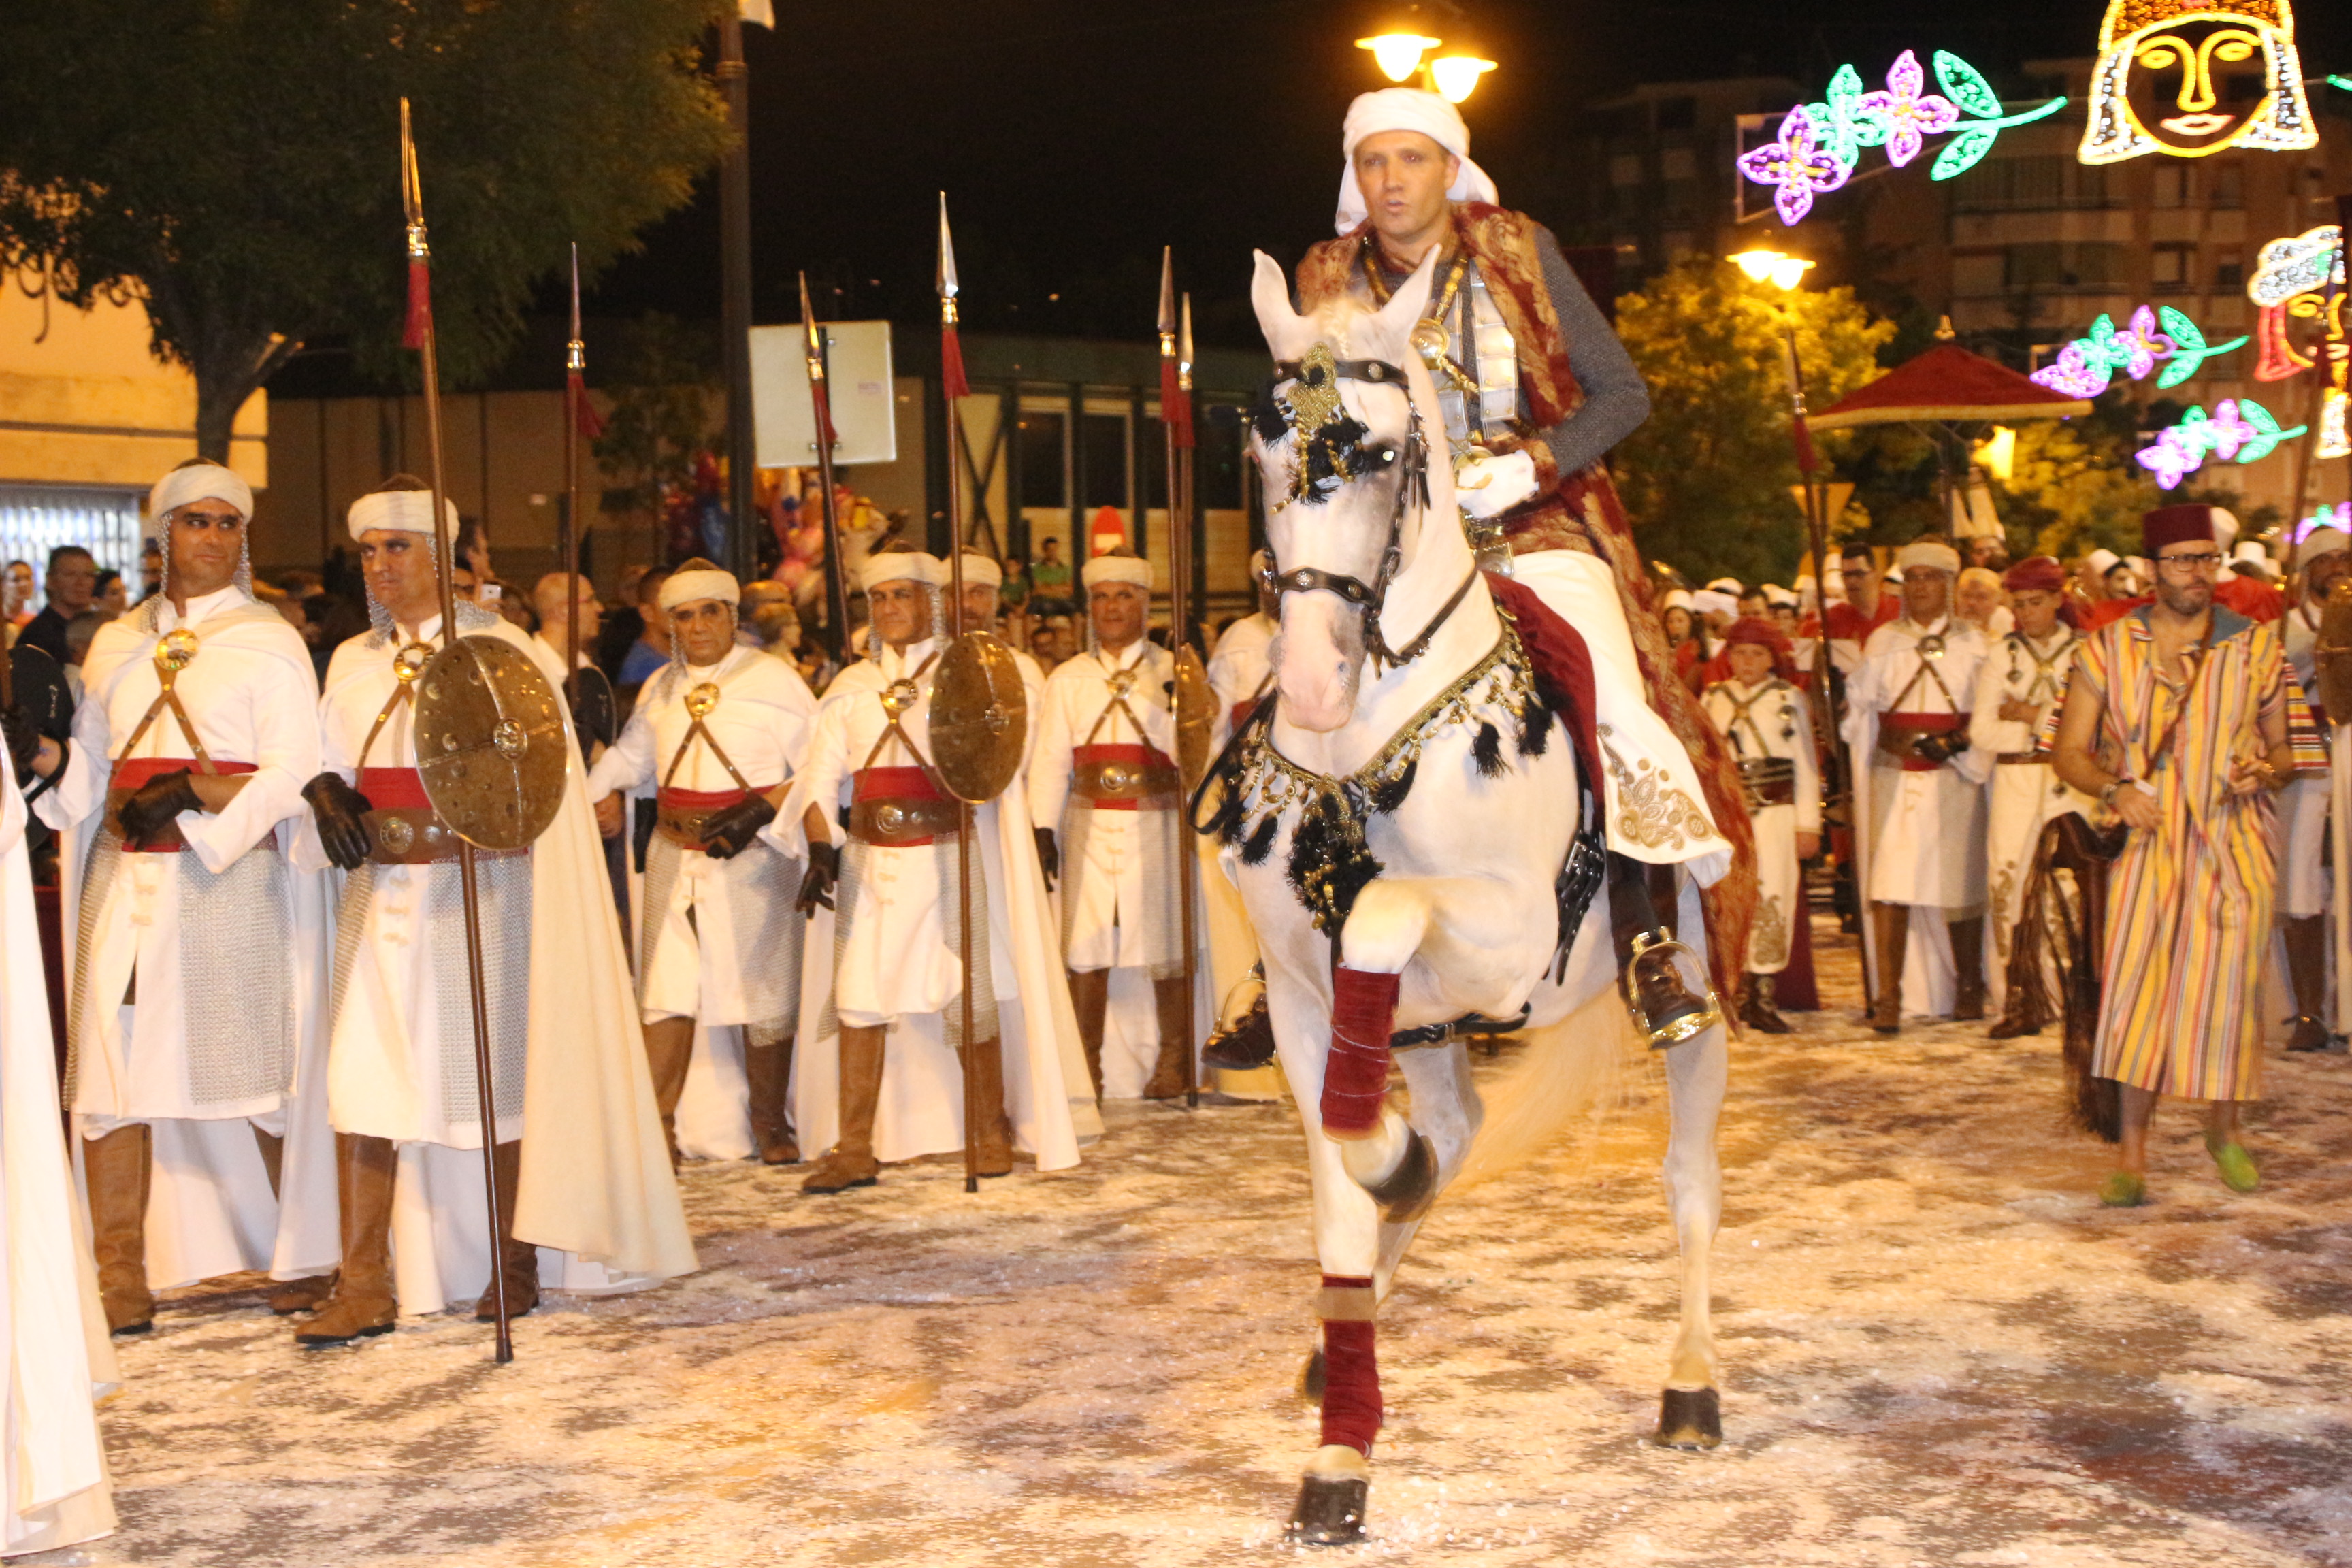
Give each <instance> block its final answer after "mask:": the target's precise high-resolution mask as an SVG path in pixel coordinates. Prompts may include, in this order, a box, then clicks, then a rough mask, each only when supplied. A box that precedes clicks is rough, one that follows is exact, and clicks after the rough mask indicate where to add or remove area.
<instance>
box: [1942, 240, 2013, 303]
mask: <svg viewBox="0 0 2352 1568" xmlns="http://www.w3.org/2000/svg"><path fill="white" fill-rule="evenodd" d="M2006 260H2007V258H2005V257H2004V256H2003V255H2002V254H2001V253H2000V251H1998V250H1992V251H1982V252H1979V253H1977V254H1974V255H1969V254H1965V253H1963V254H1960V255H1956V256H1954V257H1953V258H1952V293H1953V295H1954V296H1955V297H1956V298H1958V299H1962V300H1981V299H1985V298H1988V297H1990V296H1991V295H1995V294H1999V293H2000V291H2001V289H2002V287H2003V286H2004V284H2005V283H2006V282H2007V280H2008V279H2007V268H2006Z"/></svg>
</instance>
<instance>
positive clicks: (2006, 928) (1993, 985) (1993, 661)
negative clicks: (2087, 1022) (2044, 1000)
mask: <svg viewBox="0 0 2352 1568" xmlns="http://www.w3.org/2000/svg"><path fill="white" fill-rule="evenodd" d="M2081 643H2082V639H2081V638H2080V637H2077V636H2076V635H2075V634H2074V631H2073V630H2072V629H2071V628H2069V627H2066V626H2058V627H2055V628H2053V630H2052V632H2051V635H2050V637H2048V638H2046V639H2044V640H2043V642H2042V644H2041V646H2040V647H2039V648H2038V649H2037V648H2036V647H2035V646H2034V645H2033V644H2032V642H2031V641H2030V640H2029V639H2028V638H2027V637H2026V636H2025V634H2024V633H2022V632H2014V631H2013V632H2010V633H2008V634H2006V635H2005V636H2002V637H1999V638H1996V639H1995V640H1994V642H1993V644H1992V647H1991V651H1990V654H1989V656H1988V657H1987V658H1986V659H1985V661H1984V665H1983V667H1982V668H1980V669H1979V671H1978V674H1977V689H1976V695H1975V696H1974V697H1973V698H1972V699H1971V700H1970V702H1969V748H1970V750H1971V751H1972V752H1973V753H1974V755H1975V762H1976V765H1977V766H1978V767H1979V768H1980V769H1981V770H1983V771H1984V772H1985V773H1988V774H1989V775H1990V778H1991V781H1992V782H1991V784H1990V786H1989V787H1988V789H1987V792H1986V793H1987V797H1988V800H1987V810H1986V826H1985V871H1986V897H1987V900H1988V903H1989V907H1988V909H1987V910H1986V911H1985V946H1986V962H1985V980H1986V984H1987V985H1988V988H1989V990H1990V994H1991V997H1992V1001H1993V1005H1996V1006H2000V1005H2002V1004H2003V1003H2004V1002H2005V1000H2006V998H2007V996H2008V994H2009V952H2010V943H2011V939H2012V937H2013V936H2014V934H2015V932H2016V930H2017V917H2018V914H2019V912H2020V909H2021V905H2022V904H2023V901H2024V898H2025V879H2026V878H2027V876H2028V875H2030V874H2031V873H2032V869H2033V855H2034V851H2035V850H2036V849H2037V848H2039V847H2040V846H2041V843H2042V828H2043V827H2044V826H2047V825H2048V824H2049V823H2050V821H2051V820H2052V819H2053V818H2054V817H2059V816H2064V815H2065V814H2066V813H2068V812H2070V811H2072V812H2079V813H2081V814H2083V815H2084V816H2089V815H2090V809H2091V805H2092V801H2091V798H2090V797H2089V796H2088V795H2083V794H2081V793H2080V792H2078V791H2075V790H2073V789H2069V788H2068V787H2067V786H2066V785H2065V784H2063V783H2061V782H2060V780H2059V778H2058V773H2057V770H2056V769H2055V768H2053V767H2052V766H2051V765H2050V763H2049V762H2048V761H2047V760H2046V759H2045V760H2042V761H2039V762H2031V763H2003V762H1998V761H1996V759H1997V758H1999V757H2001V756H2016V755H2021V754H2023V753H2025V752H2033V751H2035V750H2037V748H2038V747H2039V745H2040V742H2041V733H2042V724H2041V722H2040V721H2038V720H2037V721H2033V722H2032V723H2028V722H2025V721H2021V720H2016V719H2004V718H2002V717H2001V716H2000V705H2001V704H2002V703H2003V702H2005V701H2017V702H2032V703H2033V704H2035V705H2036V706H2037V707H2038V708H2040V710H2042V713H2043V714H2044V715H2046V714H2047V713H2048V712H2049V710H2050V709H2051V707H2052V706H2053V705H2054V704H2055V703H2057V702H2058V701H2059V700H2061V699H2062V698H2063V696H2064V695H2065V691H2066V675H2067V672H2068V671H2069V670H2071V669H2072V668H2074V654H2075V652H2076V651H2077V650H2078V649H2079V648H2080V647H2081ZM2059 649H2063V652H2060V651H2058V650H2059ZM2037 652H2038V653H2039V654H2040V655H2041V657H2042V658H2043V659H2047V660H2049V665H2050V668H2049V672H2048V673H2047V674H2044V673H2043V671H2042V664H2041V662H2040V660H2038V659H2037V658H2035V655H2036V653H2037Z"/></svg>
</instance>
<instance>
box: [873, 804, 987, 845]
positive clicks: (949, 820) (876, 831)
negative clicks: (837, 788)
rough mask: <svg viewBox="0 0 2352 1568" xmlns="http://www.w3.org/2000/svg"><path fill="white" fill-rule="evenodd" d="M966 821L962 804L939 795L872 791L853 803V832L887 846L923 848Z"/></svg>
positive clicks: (876, 843) (953, 833)
mask: <svg viewBox="0 0 2352 1568" xmlns="http://www.w3.org/2000/svg"><path fill="white" fill-rule="evenodd" d="M962 823H963V813H962V811H961V809H960V807H959V804H958V803H957V802H955V801H952V800H941V799H940V798H939V797H938V796H936V795H934V796H932V797H930V798H929V799H919V798H914V797H909V796H906V795H870V796H868V797H867V798H866V799H864V800H860V801H855V802H852V803H851V805H850V807H849V836H850V837H852V838H855V839H856V840H857V841H858V842H859V843H861V844H872V845H875V846H877V847H881V848H884V849H913V848H919V847H921V846H923V845H925V844H929V842H931V840H933V839H934V838H945V837H953V836H954V835H955V832H956V829H957V828H958V827H960V826H962Z"/></svg>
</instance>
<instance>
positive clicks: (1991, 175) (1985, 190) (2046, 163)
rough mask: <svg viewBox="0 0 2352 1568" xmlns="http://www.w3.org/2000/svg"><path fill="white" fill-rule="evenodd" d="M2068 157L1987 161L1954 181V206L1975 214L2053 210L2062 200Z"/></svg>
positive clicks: (2069, 166)
mask: <svg viewBox="0 0 2352 1568" xmlns="http://www.w3.org/2000/svg"><path fill="white" fill-rule="evenodd" d="M2072 167H2074V160H2073V159H2072V158H2068V157H2063V156H2061V155H2058V154H2055V153H2053V154H2050V155H2047V156H2036V157H2029V158H1989V159H1987V160H1986V161H1985V162H1983V163H1979V164H1978V165H1977V166H1976V167H1975V168H1973V169H1970V170H1969V171H1968V172H1967V173H1966V174H1962V175H1961V176H1960V177H1959V179H1958V181H1956V182H1955V184H1954V189H1955V193H1956V196H1957V200H1958V205H1959V206H1960V207H1961V208H1962V209H1963V210H1967V209H1971V208H1973V209H1975V210H1978V211H2006V210H2011V209H2014V208H2019V207H2055V206H2061V205H2064V203H2065V198H2066V171H2067V170H2068V169H2069V168H2072Z"/></svg>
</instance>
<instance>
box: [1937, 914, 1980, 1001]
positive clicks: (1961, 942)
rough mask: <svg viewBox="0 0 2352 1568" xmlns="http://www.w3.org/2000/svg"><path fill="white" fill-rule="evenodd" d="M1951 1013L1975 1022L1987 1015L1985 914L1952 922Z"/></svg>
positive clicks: (1950, 923)
mask: <svg viewBox="0 0 2352 1568" xmlns="http://www.w3.org/2000/svg"><path fill="white" fill-rule="evenodd" d="M1945 929H1946V930H1948V931H1949V932H1950V933H1951V939H1952V973H1953V977H1954V984H1953V987H1952V1016H1953V1018H1954V1019H1956V1020H1957V1021H1958V1022H1960V1023H1963V1024H1969V1023H1974V1022H1976V1021H1977V1020H1978V1019H1979V1018H1982V1017H1983V1016H1985V973H1984V916H1982V915H1973V916H1970V917H1969V919H1967V920H1960V921H1950V922H1949V923H1948V925H1947V926H1946V928H1945Z"/></svg>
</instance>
